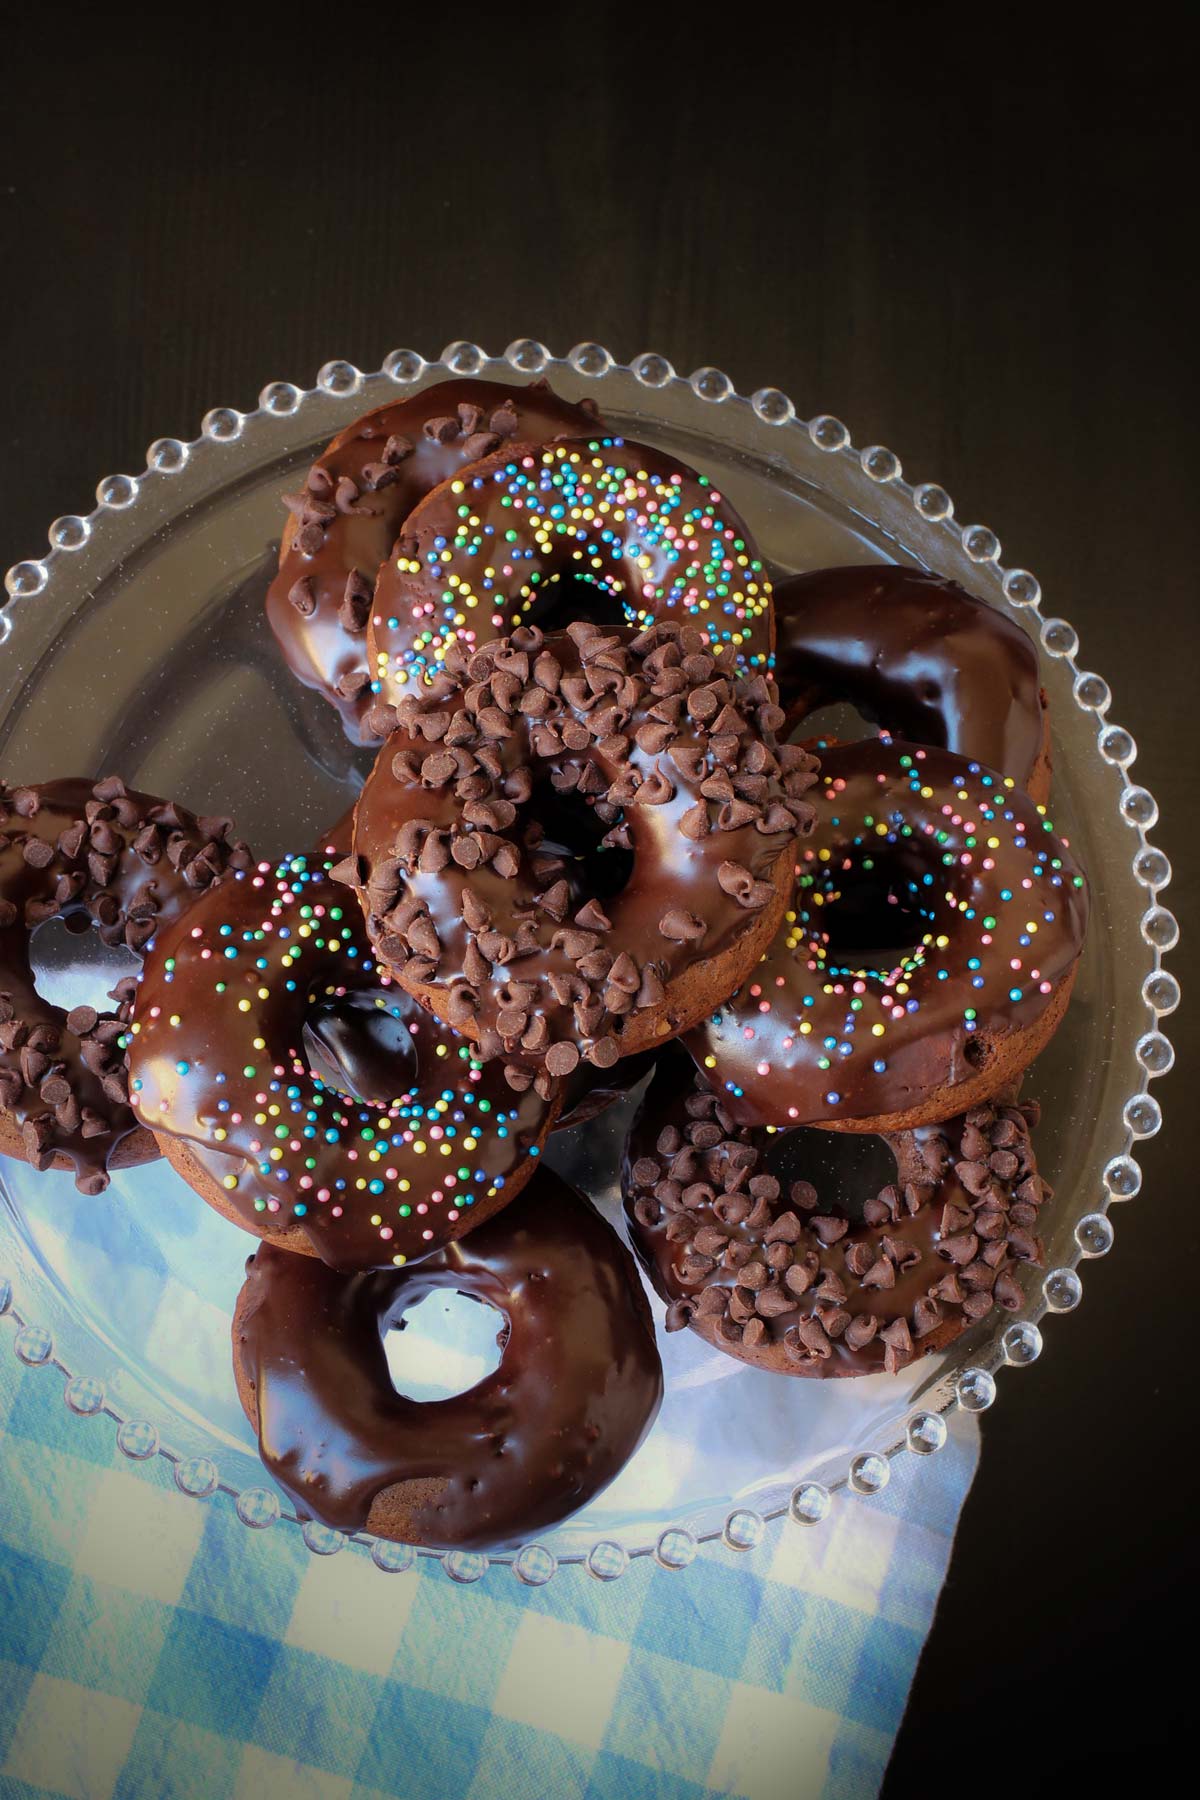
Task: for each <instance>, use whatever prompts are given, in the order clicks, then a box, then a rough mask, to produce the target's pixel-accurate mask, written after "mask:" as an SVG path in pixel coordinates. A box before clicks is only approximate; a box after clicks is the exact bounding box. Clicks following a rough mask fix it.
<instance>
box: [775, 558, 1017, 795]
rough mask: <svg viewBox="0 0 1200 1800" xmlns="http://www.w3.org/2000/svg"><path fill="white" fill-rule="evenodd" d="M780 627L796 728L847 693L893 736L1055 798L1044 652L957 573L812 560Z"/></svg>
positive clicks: (779, 599) (783, 603)
mask: <svg viewBox="0 0 1200 1800" xmlns="http://www.w3.org/2000/svg"><path fill="white" fill-rule="evenodd" d="M775 629H776V637H777V642H776V651H775V672H776V679H777V680H778V682H779V691H780V698H781V701H782V704H783V706H784V708H785V710H786V712H787V715H788V722H787V726H786V730H787V731H788V732H789V733H790V732H791V731H792V730H793V729H794V728H796V727H798V726H799V725H800V723H801V721H802V720H803V719H804V717H805V716H806V714H808V713H810V712H814V711H815V710H816V709H817V708H818V707H821V706H829V705H835V704H837V703H838V702H839V701H845V702H848V703H849V704H850V705H852V706H854V707H857V709H858V711H859V712H860V713H862V714H863V716H864V717H865V718H867V719H869V720H870V721H871V722H872V723H873V724H876V725H878V726H880V727H882V728H883V730H885V731H886V732H887V733H888V735H889V736H892V737H899V738H906V739H907V740H908V741H909V742H911V743H914V744H933V745H936V746H938V747H940V748H942V749H945V750H952V751H954V753H955V755H956V756H965V757H967V758H969V759H971V760H974V761H976V762H981V763H983V764H984V765H985V766H986V767H987V768H989V769H998V770H999V771H1000V772H1001V774H1003V775H1011V776H1012V778H1013V780H1014V781H1015V782H1016V784H1017V786H1018V787H1019V788H1024V789H1025V791H1026V792H1027V793H1029V794H1031V795H1032V796H1033V798H1034V799H1035V800H1041V801H1045V800H1046V799H1047V798H1048V797H1049V793H1050V715H1049V709H1048V707H1047V704H1046V696H1045V693H1044V691H1043V690H1042V687H1041V685H1040V683H1039V680H1038V658H1037V650H1036V648H1035V646H1034V644H1033V641H1032V639H1030V638H1028V637H1026V635H1025V633H1024V632H1023V631H1022V630H1021V628H1020V626H1019V625H1017V624H1016V622H1015V621H1014V620H1013V619H1009V618H1007V617H1006V616H1005V615H1004V614H1003V613H1002V612H999V611H998V610H997V609H996V607H994V606H989V605H988V604H987V602H986V601H984V600H979V599H977V598H976V597H975V595H974V594H968V593H967V592H966V590H965V589H964V588H961V587H959V585H958V583H957V582H954V581H948V580H947V579H946V578H945V576H943V575H934V574H931V573H930V572H929V571H928V570H926V569H910V568H903V567H899V566H895V565H890V564H879V563H868V564H865V565H863V566H861V567H851V568H843V569H812V570H810V571H808V572H807V573H806V574H803V575H792V576H789V577H788V578H787V579H786V580H785V581H781V582H778V583H777V584H776V587H775Z"/></svg>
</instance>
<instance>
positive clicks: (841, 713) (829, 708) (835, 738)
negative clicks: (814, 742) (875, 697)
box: [791, 700, 879, 744]
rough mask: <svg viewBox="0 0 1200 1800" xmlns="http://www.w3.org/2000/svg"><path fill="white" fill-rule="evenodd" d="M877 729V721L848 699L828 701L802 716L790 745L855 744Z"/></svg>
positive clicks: (794, 730) (872, 734)
mask: <svg viewBox="0 0 1200 1800" xmlns="http://www.w3.org/2000/svg"><path fill="white" fill-rule="evenodd" d="M878 730H879V721H878V720H876V719H869V718H868V717H867V716H866V714H865V713H861V712H859V710H858V708H857V707H855V706H852V705H851V704H850V702H849V701H848V700H832V701H828V702H823V703H822V704H821V705H820V706H814V707H813V708H812V710H811V711H810V712H807V713H804V714H803V715H802V716H801V718H800V719H799V721H798V722H797V724H796V725H795V727H794V728H793V730H792V732H791V737H792V741H793V742H794V743H807V742H808V741H809V739H810V738H816V739H818V740H819V741H822V742H824V743H827V744H856V743H857V742H858V740H859V739H860V738H869V737H874V736H875V735H876V733H877V732H878Z"/></svg>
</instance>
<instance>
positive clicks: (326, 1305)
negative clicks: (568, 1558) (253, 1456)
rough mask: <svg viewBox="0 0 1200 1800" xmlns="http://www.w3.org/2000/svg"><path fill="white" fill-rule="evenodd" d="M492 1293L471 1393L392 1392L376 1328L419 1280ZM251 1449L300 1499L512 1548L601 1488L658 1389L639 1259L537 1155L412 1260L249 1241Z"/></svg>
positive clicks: (241, 1367) (476, 1544) (414, 1297)
mask: <svg viewBox="0 0 1200 1800" xmlns="http://www.w3.org/2000/svg"><path fill="white" fill-rule="evenodd" d="M445 1290H450V1291H454V1292H458V1293H462V1294H467V1295H469V1296H470V1297H471V1298H473V1299H476V1300H479V1301H481V1302H483V1303H484V1304H486V1305H489V1306H491V1307H493V1308H494V1309H495V1311H496V1313H497V1314H498V1321H497V1322H498V1324H499V1325H500V1329H501V1344H502V1351H501V1358H500V1364H499V1367H498V1368H497V1369H496V1370H495V1371H494V1372H493V1373H492V1374H491V1375H489V1376H487V1377H485V1379H484V1380H483V1381H481V1382H479V1383H478V1384H477V1385H476V1386H475V1387H473V1388H471V1389H469V1390H468V1391H467V1392H466V1393H463V1394H458V1395H455V1396H454V1397H452V1398H450V1399H444V1400H433V1401H424V1402H423V1401H416V1400H412V1399H409V1398H407V1397H406V1396H404V1395H403V1394H399V1393H397V1392H396V1390H395V1388H394V1387H393V1385H392V1381H391V1377H390V1375H389V1372H388V1365H387V1359H386V1356H385V1353H384V1348H383V1340H384V1338H385V1336H386V1334H387V1332H388V1330H389V1329H391V1328H392V1327H393V1326H395V1325H397V1324H399V1323H400V1321H401V1319H402V1317H403V1315H404V1313H405V1311H407V1310H408V1309H410V1308H411V1307H413V1306H415V1305H416V1303H417V1302H418V1301H419V1300H420V1299H422V1298H423V1297H424V1296H425V1295H426V1294H430V1293H434V1292H437V1291H445ZM233 1356H234V1374H235V1377H236V1380H237V1388H238V1395H239V1398H240V1399H241V1402H242V1406H243V1407H244V1409H245V1412H246V1416H247V1418H248V1419H249V1420H250V1422H251V1424H252V1425H253V1426H254V1427H255V1429H256V1431H257V1432H258V1435H259V1443H260V1447H261V1454H262V1458H263V1461H264V1463H265V1464H266V1466H267V1468H268V1469H269V1470H270V1472H271V1474H272V1475H273V1476H274V1477H275V1479H276V1481H278V1482H279V1483H280V1485H281V1486H282V1487H283V1488H284V1489H285V1490H286V1492H287V1493H288V1494H290V1495H291V1497H292V1499H293V1500H294V1501H295V1503H296V1506H297V1509H298V1510H299V1511H300V1512H301V1513H302V1514H308V1515H311V1516H313V1517H315V1518H317V1519H320V1520H321V1521H322V1522H323V1523H324V1524H326V1525H329V1526H332V1527H334V1528H335V1529H338V1530H343V1531H354V1530H358V1529H361V1528H364V1527H365V1528H366V1529H367V1530H368V1531H371V1532H374V1533H375V1534H376V1535H378V1536H380V1537H385V1538H391V1539H394V1540H397V1541H399V1542H411V1543H422V1544H427V1545H430V1546H431V1547H433V1548H435V1549H453V1548H463V1549H470V1550H503V1549H512V1548H515V1547H516V1546H517V1545H519V1544H522V1543H524V1542H526V1541H527V1540H528V1539H530V1538H532V1537H534V1536H536V1534H537V1533H538V1532H541V1531H545V1530H547V1529H548V1528H549V1527H551V1526H553V1525H556V1524H558V1523H559V1521H560V1520H562V1519H564V1518H566V1517H567V1515H568V1514H570V1513H572V1512H575V1511H576V1510H577V1509H578V1508H579V1507H581V1506H583V1505H585V1504H586V1502H587V1501H588V1500H590V1499H591V1498H592V1497H593V1495H595V1494H597V1493H599V1491H600V1490H601V1489H602V1488H604V1487H606V1486H607V1485H608V1483H609V1482H610V1481H611V1480H612V1479H613V1477H614V1476H615V1475H617V1474H618V1473H619V1472H620V1470H621V1469H622V1468H623V1467H624V1465H625V1464H626V1462H628V1460H629V1458H630V1457H631V1456H632V1455H633V1453H634V1451H635V1450H636V1449H637V1447H638V1445H639V1444H640V1443H641V1441H642V1439H643V1437H644V1436H645V1434H646V1432H647V1431H648V1430H649V1428H650V1425H651V1424H652V1422H653V1420H654V1417H655V1415H656V1413H657V1412H658V1408H659V1404H660V1402H661V1399H662V1367H661V1364H660V1362H659V1357H658V1351H657V1349H656V1347H655V1343H654V1331H653V1326H652V1324H651V1321H650V1309H649V1307H648V1305H647V1303H646V1297H645V1295H644V1293H643V1292H642V1289H641V1284H640V1282H639V1279H638V1275H637V1270H636V1268H635V1267H634V1263H633V1259H632V1257H631V1256H630V1254H629V1252H628V1251H627V1250H626V1248H625V1246H624V1245H623V1244H622V1243H621V1241H620V1239H619V1238H618V1237H617V1235H616V1233H615V1232H614V1231H613V1230H612V1228H611V1226H609V1225H607V1224H606V1223H605V1222H604V1220H603V1219H602V1218H601V1217H600V1215H599V1214H598V1213H597V1212H596V1211H595V1210H594V1208H593V1207H592V1206H591V1205H590V1204H589V1202H588V1201H587V1200H585V1199H584V1197H583V1195H582V1194H580V1193H578V1192H577V1191H576V1190H575V1189H574V1188H572V1187H569V1186H568V1185H567V1183H566V1182H564V1181H562V1180H561V1179H560V1178H559V1177H558V1176H557V1175H554V1174H553V1173H552V1172H551V1171H550V1170H549V1169H541V1170H539V1172H538V1174H537V1177H536V1179H535V1180H534V1181H533V1182H531V1184H530V1185H529V1187H528V1188H526V1190H525V1192H524V1193H523V1194H522V1195H521V1197H520V1199H519V1200H517V1201H515V1202H514V1204H513V1205H512V1206H510V1207H508V1208H506V1210H505V1211H504V1213H503V1214H502V1215H501V1216H500V1217H499V1218H496V1219H493V1220H491V1221H490V1222H489V1223H488V1224H486V1225H483V1226H481V1227H480V1228H479V1229H478V1230H477V1231H473V1232H472V1233H471V1235H470V1237H468V1238H465V1239H463V1240H462V1241H461V1242H460V1243H454V1244H449V1245H447V1246H446V1247H445V1248H444V1249H443V1250H441V1251H440V1252H439V1253H438V1254H437V1256H435V1257H432V1258H430V1259H429V1260H427V1261H426V1262H424V1263H422V1264H420V1265H419V1266H418V1267H416V1268H414V1269H412V1270H403V1271H400V1272H398V1273H397V1272H394V1271H388V1272H378V1273H374V1274H359V1275H345V1274H340V1273H338V1272H336V1271H334V1270H331V1269H328V1268H325V1267H323V1266H322V1265H321V1264H320V1263H317V1262H314V1261H313V1260H312V1259H311V1258H302V1257H298V1256H288V1255H287V1254H286V1253H284V1252H282V1251H280V1250H278V1249H276V1248H275V1247H274V1246H269V1245H263V1246H262V1247H261V1248H260V1249H259V1251H258V1253H257V1255H255V1256H254V1257H252V1258H251V1260H250V1262H249V1263H248V1264H247V1271H246V1285H245V1287H244V1288H243V1289H242V1292H241V1296H240V1298H239V1300H238V1304H237V1309H236V1312H235V1314H234V1321H233Z"/></svg>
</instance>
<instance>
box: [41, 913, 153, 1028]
mask: <svg viewBox="0 0 1200 1800" xmlns="http://www.w3.org/2000/svg"><path fill="white" fill-rule="evenodd" d="M141 966H142V959H141V957H140V956H135V955H134V953H133V951H132V950H129V949H127V948H126V947H125V945H124V944H106V943H104V942H103V941H102V940H101V938H100V934H99V932H97V931H94V930H92V929H91V923H90V921H89V919H88V917H87V914H86V913H82V912H80V913H70V914H68V915H67V917H65V918H64V917H63V916H62V915H61V914H59V915H58V916H57V917H55V918H53V919H47V920H46V922H45V924H43V925H39V926H38V927H37V928H36V930H35V931H34V933H33V935H32V937H31V938H30V940H29V967H30V971H31V973H32V975H33V985H34V987H35V989H36V990H37V992H38V993H39V994H40V995H41V997H42V999H43V1000H46V1001H48V1002H49V1003H50V1005H51V1006H57V1007H60V1008H61V1009H62V1011H63V1012H70V1011H71V1009H72V1008H73V1007H76V1006H93V1007H95V1009H96V1011H97V1012H99V1013H110V1012H112V1010H113V1002H112V1000H111V999H110V998H109V995H110V994H111V992H112V990H113V988H115V987H116V985H117V983H118V981H123V980H124V979H125V978H126V977H127V976H129V975H136V974H137V973H138V970H139V969H140V968H141Z"/></svg>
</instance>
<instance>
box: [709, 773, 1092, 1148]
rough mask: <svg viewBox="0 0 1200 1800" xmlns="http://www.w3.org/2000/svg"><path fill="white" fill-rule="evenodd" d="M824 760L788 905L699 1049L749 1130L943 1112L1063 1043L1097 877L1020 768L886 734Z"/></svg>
mask: <svg viewBox="0 0 1200 1800" xmlns="http://www.w3.org/2000/svg"><path fill="white" fill-rule="evenodd" d="M821 757H822V762H821V774H820V778H819V780H818V783H817V785H816V787H814V788H813V790H812V794H811V800H812V803H813V805H814V807H815V809H816V823H815V825H814V827H813V831H812V834H811V836H810V837H809V838H808V839H807V840H806V841H805V842H804V843H803V844H802V845H801V846H800V847H799V850H798V854H797V858H796V886H795V894H794V898H793V902H792V907H791V911H790V912H789V914H788V917H787V919H786V921H785V923H784V926H783V928H782V929H781V931H780V932H779V935H778V936H777V937H776V939H775V941H774V943H773V944H772V946H771V949H770V951H769V952H768V954H767V955H766V956H765V957H764V958H763V960H762V961H761V963H760V964H759V965H758V967H757V968H755V969H754V971H753V973H752V975H751V976H750V978H749V980H747V981H746V982H745V983H744V984H743V985H742V987H741V988H740V989H739V990H738V991H737V992H736V993H735V994H734V995H733V997H732V999H730V1000H729V1001H728V1002H727V1003H726V1004H725V1005H724V1006H721V1007H720V1008H718V1009H717V1010H716V1011H715V1012H713V1013H712V1014H711V1015H710V1016H709V1017H708V1018H706V1019H705V1020H704V1021H703V1022H702V1024H701V1025H699V1026H698V1027H697V1029H696V1030H695V1031H694V1032H692V1033H690V1034H689V1036H688V1039H687V1042H688V1047H689V1049H690V1050H691V1051H692V1054H693V1056H694V1057H695V1059H696V1061H697V1063H698V1064H699V1065H700V1066H701V1067H702V1068H703V1069H704V1071H705V1072H706V1074H708V1076H709V1078H710V1080H711V1082H712V1084H713V1086H714V1087H716V1088H718V1089H719V1091H720V1093H721V1095H722V1103H723V1105H724V1106H725V1107H726V1108H727V1110H728V1111H729V1113H730V1114H731V1116H732V1117H733V1118H734V1119H736V1120H737V1121H738V1122H739V1123H740V1124H769V1125H780V1126H788V1125H804V1124H813V1125H822V1126H828V1127H830V1128H832V1129H837V1130H848V1131H876V1132H878V1131H897V1130H901V1129H904V1128H906V1127H910V1126H915V1125H923V1124H928V1123H930V1122H931V1121H933V1120H936V1119H941V1118H946V1117H948V1116H949V1115H950V1114H952V1113H955V1112H962V1111H965V1110H967V1109H968V1108H970V1107H972V1106H974V1105H976V1104H977V1103H978V1102H980V1101H982V1100H984V1099H987V1098H988V1097H989V1096H991V1095H992V1094H995V1093H998V1092H999V1091H1000V1090H1001V1089H1002V1088H1004V1087H1005V1086H1006V1084H1008V1083H1011V1082H1012V1081H1013V1080H1014V1079H1015V1077H1016V1076H1017V1075H1019V1074H1020V1072H1021V1071H1022V1070H1023V1069H1024V1068H1025V1067H1026V1066H1027V1065H1028V1064H1029V1063H1030V1062H1031V1061H1032V1059H1033V1057H1034V1056H1036V1055H1037V1053H1038V1051H1039V1050H1040V1049H1041V1048H1042V1046H1043V1045H1044V1044H1045V1043H1046V1042H1047V1041H1048V1040H1049V1038H1050V1036H1051V1034H1052V1033H1053V1031H1054V1029H1055V1027H1056V1026H1057V1024H1058V1022H1059V1020H1060V1019H1061V1017H1062V1015H1063V1012H1064V1011H1065V1009H1066V1004H1067V1000H1068V998H1069V995H1070V990H1071V984H1072V981H1073V979H1074V974H1075V969H1076V965H1077V962H1078V958H1079V954H1080V951H1081V950H1082V947H1083V940H1084V934H1085V931H1086V926H1087V916H1088V892H1087V884H1086V881H1085V879H1084V876H1083V874H1082V872H1081V871H1080V869H1079V867H1078V865H1077V864H1076V862H1075V860H1074V858H1073V857H1072V855H1071V852H1070V849H1069V847H1068V845H1067V843H1066V841H1065V840H1063V839H1061V838H1059V837H1056V836H1055V834H1054V830H1053V827H1052V825H1051V822H1050V820H1049V819H1048V818H1047V816H1046V809H1045V807H1043V806H1039V805H1037V804H1036V803H1035V802H1034V801H1033V800H1031V799H1030V797H1029V796H1028V795H1027V794H1025V793H1023V792H1022V791H1021V790H1020V789H1019V788H1017V786H1016V784H1015V782H1014V780H1013V778H1012V777H1011V776H1004V775H999V774H996V773H995V772H993V771H991V770H988V769H984V768H983V767H982V766H981V765H980V764H978V763H974V762H968V761H966V760H964V759H963V758H962V757H958V756H954V755H952V754H951V752H949V751H947V750H935V749H929V748H922V747H920V746H917V745H912V744H903V743H898V742H895V741H893V740H891V739H887V738H884V739H879V740H873V739H867V740H864V741H863V742H861V743H858V744H846V745H838V746H837V747H834V748H827V749H823V750H822V752H821Z"/></svg>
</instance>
